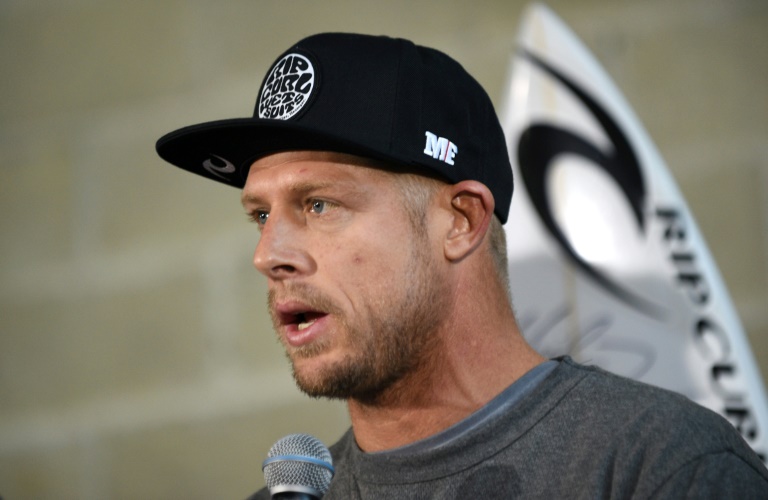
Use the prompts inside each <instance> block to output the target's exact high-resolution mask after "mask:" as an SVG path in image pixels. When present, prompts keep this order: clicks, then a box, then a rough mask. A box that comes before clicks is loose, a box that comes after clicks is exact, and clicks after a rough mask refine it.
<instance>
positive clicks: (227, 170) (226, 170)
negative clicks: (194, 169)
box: [203, 155, 235, 180]
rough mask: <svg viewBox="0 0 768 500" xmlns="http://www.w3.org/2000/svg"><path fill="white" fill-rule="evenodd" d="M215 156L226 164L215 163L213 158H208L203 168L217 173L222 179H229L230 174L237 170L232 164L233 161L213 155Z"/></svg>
mask: <svg viewBox="0 0 768 500" xmlns="http://www.w3.org/2000/svg"><path fill="white" fill-rule="evenodd" d="M211 156H213V157H214V158H216V159H218V160H221V161H223V162H224V165H222V166H219V165H214V163H213V160H212V159H211V158H208V159H207V160H205V161H204V162H203V168H204V169H206V170H207V171H209V172H210V173H212V174H213V175H215V176H216V177H221V178H222V179H227V180H228V175H229V174H231V173H233V172H234V171H235V166H234V165H233V164H232V162H230V161H227V160H225V159H224V158H222V157H221V156H216V155H211Z"/></svg>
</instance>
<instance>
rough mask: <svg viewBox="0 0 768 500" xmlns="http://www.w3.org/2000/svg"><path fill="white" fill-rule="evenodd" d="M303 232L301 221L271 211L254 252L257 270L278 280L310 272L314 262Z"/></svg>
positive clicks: (254, 262)
mask: <svg viewBox="0 0 768 500" xmlns="http://www.w3.org/2000/svg"><path fill="white" fill-rule="evenodd" d="M304 233H305V232H304V231H303V230H302V227H301V224H300V223H299V221H294V220H291V219H290V217H281V216H279V215H278V214H275V213H272V214H270V215H269V218H268V219H267V222H266V223H265V224H264V227H263V229H262V231H261V237H260V238H259V242H258V244H257V245H256V251H255V252H254V254H253V264H254V266H255V267H256V269H258V270H259V272H261V273H262V274H263V275H264V276H266V277H267V278H270V279H275V280H280V279H286V278H291V277H297V276H300V275H303V274H306V273H310V272H311V271H312V269H313V268H314V265H313V261H312V259H311V257H310V254H309V249H308V248H307V245H306V237H305V234H304Z"/></svg>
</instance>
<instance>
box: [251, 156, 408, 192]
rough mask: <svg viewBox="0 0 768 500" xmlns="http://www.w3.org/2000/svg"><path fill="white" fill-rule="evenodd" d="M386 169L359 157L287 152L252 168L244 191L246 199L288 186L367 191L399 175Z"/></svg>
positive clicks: (378, 163) (261, 160)
mask: <svg viewBox="0 0 768 500" xmlns="http://www.w3.org/2000/svg"><path fill="white" fill-rule="evenodd" d="M385 168H387V166H386V165H384V164H382V163H380V162H377V161H375V160H371V159H368V158H362V157H359V156H354V155H349V154H343V153H334V152H326V151H288V152H280V153H274V154H271V155H268V156H265V157H262V158H260V159H258V160H256V161H255V162H253V164H252V165H251V167H250V169H249V171H248V178H247V180H246V183H245V187H244V188H243V198H244V199H245V198H248V197H249V196H250V195H251V194H252V193H254V192H262V191H265V190H266V191H270V190H274V189H279V188H281V187H285V186H291V185H297V184H306V183H308V182H311V183H313V184H317V185H320V184H328V185H331V184H337V183H340V182H343V183H347V184H350V185H360V187H361V188H362V187H364V186H365V185H368V184H376V185H379V186H380V185H381V184H386V183H388V181H389V182H390V183H391V181H392V180H393V176H396V175H397V174H395V173H392V172H389V171H387V170H385Z"/></svg>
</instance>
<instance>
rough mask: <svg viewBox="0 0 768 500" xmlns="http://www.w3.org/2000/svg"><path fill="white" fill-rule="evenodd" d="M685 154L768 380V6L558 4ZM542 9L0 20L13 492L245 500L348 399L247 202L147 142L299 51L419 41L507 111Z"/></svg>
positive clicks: (338, 414) (106, 9)
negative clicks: (271, 261) (262, 253)
mask: <svg viewBox="0 0 768 500" xmlns="http://www.w3.org/2000/svg"><path fill="white" fill-rule="evenodd" d="M549 4H550V6H552V7H553V8H554V9H555V10H556V11H557V12H558V13H559V14H560V15H561V16H562V17H563V18H564V19H565V20H566V22H567V23H568V24H569V25H570V26H571V27H572V28H573V29H574V30H575V31H576V32H577V33H578V34H579V36H581V37H582V39H583V40H584V41H585V42H586V43H587V45H589V46H590V48H591V49H592V50H593V51H594V53H595V54H596V55H597V57H598V58H599V59H600V60H601V62H602V63H603V64H604V66H605V67H606V69H607V70H608V72H609V73H610V74H611V76H612V77H613V78H614V79H615V81H616V82H617V84H618V85H619V87H620V88H621V89H622V91H623V92H624V93H625V95H626V97H627V98H628V100H629V101H630V103H631V104H632V105H633V107H634V108H635V110H636V112H637V113H638V115H639V116H640V117H641V119H642V120H643V122H644V124H645V125H646V127H647V129H648V131H649V132H650V134H651V136H652V137H653V138H654V140H655V141H656V143H657V145H658V147H659V149H660V150H661V152H662V155H663V156H664V157H665V159H666V160H667V162H668V164H669V166H670V168H671V169H672V171H673V173H674V175H675V177H676V178H677V180H678V182H679V184H680V187H681V189H682V190H683V192H684V194H685V196H686V197H687V199H688V202H689V204H690V206H691V208H692V210H693V212H694V214H695V216H696V218H697V220H698V222H699V225H700V228H701V230H702V232H703V233H704V236H705V237H706V238H707V240H708V242H709V244H710V246H711V250H712V252H713V254H714V256H715V258H716V260H717V262H718V264H719V266H720V268H721V271H722V273H723V275H724V277H725V280H726V282H727V285H728V287H729V289H730V291H731V293H732V296H733V298H734V301H735V302H736V305H737V307H738V309H739V312H740V313H741V315H742V320H743V322H744V324H745V327H746V329H747V330H748V332H749V336H750V341H751V343H752V346H753V349H754V352H755V355H756V357H757V358H758V361H759V363H760V366H761V369H762V371H763V373H766V374H768V309H767V308H766V307H765V304H766V303H768V266H767V265H766V263H767V262H768V146H766V145H765V138H766V136H768V93H766V90H765V89H766V87H767V86H768V36H766V32H768V3H766V2H764V1H763V0H753V1H747V0H708V1H706V2H701V1H699V0H678V1H676V2H667V1H660V0H653V1H648V0H636V1H625V2H614V1H611V0H589V1H573V0H557V1H551V2H550V3H549ZM523 5H524V2H521V1H516V0H515V1H513V0H498V1H492V0H462V1H458V0H457V1H445V2H421V1H419V2H413V1H407V0H397V1H390V2H384V1H379V0H376V1H351V0H349V1H325V2H318V1H315V0H293V1H290V2H286V1H284V0H259V1H253V0H230V1H228V2H208V1H203V0H184V1H182V0H155V1H152V2H150V1H136V2H117V1H101V2H97V1H95V0H68V1H66V2H64V1H62V2H56V1H51V0H48V1H46V0H24V1H22V0H6V1H5V2H1V3H0V68H2V78H0V95H2V100H0V157H2V160H3V165H2V167H1V168H2V172H3V175H4V181H3V182H2V183H0V211H2V214H3V217H1V218H0V231H1V233H0V234H2V238H0V496H3V498H6V499H48V498H50V499H54V498H55V499H68V498H72V499H86V500H88V499H107V498H115V499H122V498H125V499H129V498H131V499H133V498H143V499H155V498H156V499H170V498H179V499H181V498H184V499H194V498H201V499H202V498H206V499H208V498H244V497H245V496H247V495H248V494H249V493H250V492H251V491H253V490H254V489H256V488H258V487H259V486H260V485H261V484H262V483H263V480H262V475H261V471H260V463H261V460H262V459H263V456H264V454H265V452H266V450H267V449H268V448H269V446H270V445H271V443H272V442H273V441H274V440H275V439H276V438H278V437H280V436H282V435H284V434H287V433H289V432H309V433H313V434H315V435H317V436H318V437H319V438H321V439H323V440H324V441H326V442H330V441H333V440H334V439H335V438H336V437H337V436H338V435H340V434H341V432H343V430H344V429H345V428H346V426H347V417H346V413H345V410H344V407H343V406H341V405H339V404H336V403H328V402H322V401H309V400H307V399H305V398H304V397H302V396H301V395H300V394H299V393H298V392H297V391H296V390H295V389H294V387H293V383H292V381H291V380H290V375H289V370H288V368H287V365H286V362H285V361H284V359H283V355H282V352H281V349H280V347H279V346H278V345H277V343H276V341H275V340H274V338H273V335H272V333H271V328H270V326H269V320H268V317H267V315H266V313H265V298H264V288H265V285H264V281H263V280H262V279H261V277H259V276H258V275H257V273H256V272H255V271H254V270H253V269H252V268H251V266H250V264H249V262H250V257H251V251H252V249H253V246H254V245H255V243H256V241H257V236H256V234H255V231H254V229H253V227H252V226H250V225H248V224H246V223H245V217H244V215H243V214H242V209H241V208H240V207H239V201H238V193H237V192H236V191H235V190H232V189H230V188H227V187H224V186H219V185H216V184H214V183H211V182H208V181H204V180H202V179H200V178H196V177H195V176H192V175H188V174H186V173H183V172H181V171H178V170H176V169H174V168H172V167H169V166H167V165H165V164H164V163H163V162H162V161H160V159H159V158H157V157H156V155H155V154H154V141H155V140H156V139H157V138H158V137H159V136H160V135H162V134H163V133H165V132H167V131H170V130H172V129H174V128H177V127H179V126H182V125H187V124H191V123H196V122H201V121H206V120H211V119H217V118H228V117H233V116H247V115H249V114H250V113H251V107H252V101H253V99H254V98H255V93H256V90H257V87H258V84H259V82H260V78H261V75H262V74H263V73H264V71H265V70H266V69H267V66H268V65H269V64H270V63H271V61H272V59H273V57H274V56H275V55H276V54H277V53H279V52H281V51H282V50H284V49H285V48H286V47H287V46H288V45H289V44H290V43H292V42H293V41H295V40H297V39H299V38H300V37H302V36H305V35H308V34H310V33H314V32H318V31H330V30H343V31H360V32H367V33H386V34H391V35H396V36H405V37H408V38H411V39H414V40H415V41H417V42H420V43H423V44H426V45H431V46H435V47H439V48H441V49H443V50H445V51H446V52H448V53H450V54H452V55H454V56H455V57H456V58H457V59H459V60H460V61H461V62H462V63H464V65H465V66H466V67H467V68H468V69H469V71H470V72H471V73H473V74H474V75H475V76H476V77H477V78H478V79H479V80H480V81H481V83H482V84H483V85H484V86H485V87H486V89H487V90H488V91H489V93H490V94H491V95H492V97H494V99H495V100H496V102H499V100H500V97H501V92H502V85H503V82H504V76H505V73H506V71H507V67H506V63H507V60H508V56H509V53H510V50H511V48H512V46H513V39H514V33H515V31H516V28H517V23H518V21H519V16H520V13H521V11H522V8H523Z"/></svg>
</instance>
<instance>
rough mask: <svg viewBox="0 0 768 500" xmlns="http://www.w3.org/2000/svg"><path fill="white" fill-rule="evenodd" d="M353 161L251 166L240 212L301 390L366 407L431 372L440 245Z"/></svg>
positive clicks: (390, 183) (278, 157) (305, 157)
mask: <svg viewBox="0 0 768 500" xmlns="http://www.w3.org/2000/svg"><path fill="white" fill-rule="evenodd" d="M395 175H398V174H392V173H388V172H385V171H382V170H378V169H375V168H370V167H367V166H363V163H362V160H360V159H356V158H354V157H351V156H348V155H339V154H335V153H320V152H288V153H278V154H274V155H271V156H268V157H265V158H262V159H260V160H258V161H256V162H255V163H254V164H253V166H252V167H251V169H250V173H249V175H248V179H247V182H246V185H245V187H244V190H243V206H244V207H245V209H246V212H247V213H248V214H249V215H250V216H251V218H252V219H253V220H255V221H256V223H257V224H258V225H259V228H260V231H261V238H260V240H259V243H258V245H257V247H256V252H255V254H254V264H255V266H256V268H257V269H258V270H259V271H260V272H262V273H263V274H264V275H265V276H266V277H267V279H268V285H269V310H270V314H271V316H272V321H273V324H274V326H275V330H276V332H277V335H278V337H279V339H280V341H281V342H282V343H283V345H284V346H285V349H286V351H287V354H288V357H289V358H290V360H291V362H292V365H293V372H294V377H295V379H296V382H297V384H298V386H299V387H300V388H301V389H302V390H303V391H304V392H306V393H307V394H309V395H312V396H326V397H334V398H350V397H351V398H357V399H371V398H375V397H376V396H377V395H379V394H381V393H382V391H384V390H385V389H387V388H388V387H390V386H391V384H392V383H394V382H396V381H398V380H400V379H401V378H402V377H403V375H405V374H407V373H409V372H411V371H412V370H413V369H414V368H415V367H416V366H418V365H419V364H420V363H422V362H424V361H425V359H426V357H428V354H429V352H430V350H431V347H432V345H433V344H434V340H435V335H434V334H433V333H434V331H435V330H436V328H437V326H438V324H439V320H440V316H441V303H442V302H444V300H441V297H442V296H443V295H444V290H443V289H442V285H443V281H442V280H443V279H444V277H442V276H441V274H440V272H439V267H437V266H435V264H436V259H438V258H439V256H440V255H441V251H440V248H439V246H435V245H433V244H431V243H430V242H431V241H433V240H432V239H431V238H430V235H429V234H428V226H426V225H424V227H416V226H421V225H422V224H417V223H415V222H413V221H412V220H411V218H409V217H408V215H407V212H406V210H405V200H404V198H403V194H402V192H401V190H400V189H398V185H397V183H396V182H395V179H394V176H395Z"/></svg>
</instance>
